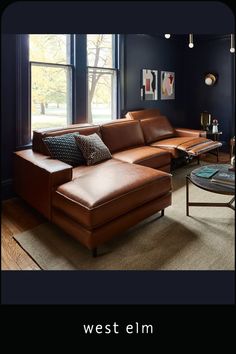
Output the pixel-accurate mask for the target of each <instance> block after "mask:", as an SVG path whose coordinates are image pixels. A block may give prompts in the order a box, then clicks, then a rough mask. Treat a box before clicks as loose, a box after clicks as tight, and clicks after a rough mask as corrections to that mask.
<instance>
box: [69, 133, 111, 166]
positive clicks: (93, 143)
mask: <svg viewBox="0 0 236 354" xmlns="http://www.w3.org/2000/svg"><path fill="white" fill-rule="evenodd" d="M75 141H76V143H77V145H78V147H79V149H80V150H81V152H82V154H83V157H84V158H85V160H86V162H87V165H88V166H89V165H94V164H96V163H98V162H101V161H104V160H108V159H111V158H112V155H111V153H110V151H109V149H108V147H107V146H106V145H105V144H104V142H103V141H102V139H101V138H100V137H99V136H98V135H97V134H96V133H94V134H91V135H87V136H85V135H77V136H75Z"/></svg>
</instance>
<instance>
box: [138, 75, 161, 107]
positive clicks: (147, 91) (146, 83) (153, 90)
mask: <svg viewBox="0 0 236 354" xmlns="http://www.w3.org/2000/svg"><path fill="white" fill-rule="evenodd" d="M157 97H158V95H157V70H148V69H143V70H142V78H141V99H142V100H144V101H151V100H157Z"/></svg>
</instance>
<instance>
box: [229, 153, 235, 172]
mask: <svg viewBox="0 0 236 354" xmlns="http://www.w3.org/2000/svg"><path fill="white" fill-rule="evenodd" d="M230 162H231V166H232V169H233V170H235V156H233V157H232V158H231V161H230Z"/></svg>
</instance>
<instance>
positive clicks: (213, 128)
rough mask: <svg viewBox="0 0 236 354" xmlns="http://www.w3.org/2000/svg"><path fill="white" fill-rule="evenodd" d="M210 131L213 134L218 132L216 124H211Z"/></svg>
mask: <svg viewBox="0 0 236 354" xmlns="http://www.w3.org/2000/svg"><path fill="white" fill-rule="evenodd" d="M212 133H213V134H216V133H218V125H213V126H212Z"/></svg>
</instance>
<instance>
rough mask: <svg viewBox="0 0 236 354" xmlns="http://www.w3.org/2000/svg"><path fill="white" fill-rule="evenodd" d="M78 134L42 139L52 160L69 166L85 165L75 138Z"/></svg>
mask: <svg viewBox="0 0 236 354" xmlns="http://www.w3.org/2000/svg"><path fill="white" fill-rule="evenodd" d="M77 135H79V134H78V133H70V134H64V135H60V136H52V137H47V138H44V139H43V142H44V143H45V145H46V147H47V149H48V151H49V153H50V156H51V157H52V158H53V159H57V160H60V161H63V162H65V163H67V164H68V165H71V166H73V167H74V166H79V165H84V164H85V159H84V157H83V154H82V152H81V151H80V150H79V148H78V146H77V144H76V142H75V138H74V137H75V136H77Z"/></svg>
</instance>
